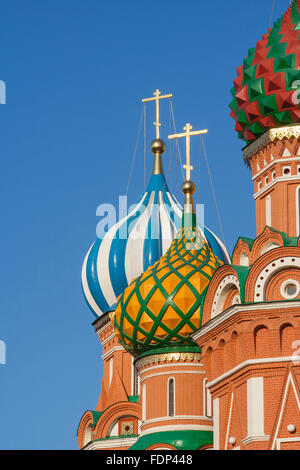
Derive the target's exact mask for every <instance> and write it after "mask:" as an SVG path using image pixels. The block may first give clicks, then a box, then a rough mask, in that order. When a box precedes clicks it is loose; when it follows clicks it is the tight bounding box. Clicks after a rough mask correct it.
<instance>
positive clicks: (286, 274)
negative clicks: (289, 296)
mask: <svg viewBox="0 0 300 470" xmlns="http://www.w3.org/2000/svg"><path fill="white" fill-rule="evenodd" d="M289 279H291V280H294V281H296V282H298V284H300V267H299V268H291V267H287V268H286V269H282V270H280V271H278V272H276V273H275V274H274V276H272V277H271V279H270V280H269V282H268V284H267V285H266V287H265V300H266V301H274V300H286V297H284V295H282V292H281V286H282V284H283V283H284V282H285V281H287V280H289ZM299 298H300V291H299V293H298V295H297V296H296V297H295V299H299Z"/></svg>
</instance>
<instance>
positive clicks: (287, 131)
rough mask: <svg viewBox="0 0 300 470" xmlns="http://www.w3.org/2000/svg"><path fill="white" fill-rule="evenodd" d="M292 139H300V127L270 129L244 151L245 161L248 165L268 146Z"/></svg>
mask: <svg viewBox="0 0 300 470" xmlns="http://www.w3.org/2000/svg"><path fill="white" fill-rule="evenodd" d="M291 137H294V138H296V139H298V138H299V137H300V126H298V125H295V126H287V127H278V128H273V129H269V130H268V131H267V132H265V133H264V134H263V135H262V136H261V137H259V138H258V139H256V140H255V141H254V142H252V143H251V144H249V145H247V147H245V148H244V149H243V154H244V160H245V161H246V163H249V158H250V157H251V156H252V155H254V154H255V153H257V152H258V151H259V150H261V149H262V148H264V147H265V146H266V145H268V144H270V143H272V142H275V141H277V140H284V139H290V138H291Z"/></svg>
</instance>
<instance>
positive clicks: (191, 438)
mask: <svg viewBox="0 0 300 470" xmlns="http://www.w3.org/2000/svg"><path fill="white" fill-rule="evenodd" d="M157 443H159V444H169V445H171V446H173V447H176V449H178V450H196V449H199V448H200V447H203V446H205V445H212V444H213V433H212V431H165V432H154V433H151V434H146V435H145V436H142V437H140V438H139V439H138V440H137V441H136V442H135V443H134V444H133V445H132V446H131V447H130V450H145V449H147V448H148V447H150V446H151V445H153V444H157Z"/></svg>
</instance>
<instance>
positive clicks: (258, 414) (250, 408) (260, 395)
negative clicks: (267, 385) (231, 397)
mask: <svg viewBox="0 0 300 470" xmlns="http://www.w3.org/2000/svg"><path fill="white" fill-rule="evenodd" d="M247 432H248V438H249V439H250V437H251V438H253V439H254V440H256V437H257V436H259V437H260V438H261V437H262V436H264V435H265V411H264V378H263V377H251V378H250V379H248V380H247Z"/></svg>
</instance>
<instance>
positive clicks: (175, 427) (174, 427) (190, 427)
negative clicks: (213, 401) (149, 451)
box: [140, 423, 214, 437]
mask: <svg viewBox="0 0 300 470" xmlns="http://www.w3.org/2000/svg"><path fill="white" fill-rule="evenodd" d="M143 425H144V423H143ZM143 425H142V426H143ZM213 429H214V428H213V426H206V425H204V424H203V425H202V424H171V425H165V426H155V427H153V428H150V429H146V430H145V431H142V432H141V434H140V437H142V436H146V435H147V434H153V433H154V432H165V431H213Z"/></svg>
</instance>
